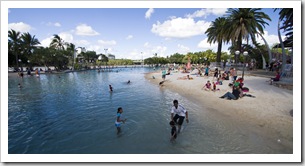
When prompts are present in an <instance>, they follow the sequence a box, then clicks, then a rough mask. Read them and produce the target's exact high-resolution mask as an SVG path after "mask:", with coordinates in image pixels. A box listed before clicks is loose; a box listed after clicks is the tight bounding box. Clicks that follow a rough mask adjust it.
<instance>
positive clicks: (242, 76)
mask: <svg viewBox="0 0 305 166" xmlns="http://www.w3.org/2000/svg"><path fill="white" fill-rule="evenodd" d="M236 52H237V51H236ZM238 52H239V51H238ZM243 55H244V61H243V73H242V75H241V78H242V79H243V80H244V73H245V58H246V57H247V56H248V51H244V52H243Z"/></svg>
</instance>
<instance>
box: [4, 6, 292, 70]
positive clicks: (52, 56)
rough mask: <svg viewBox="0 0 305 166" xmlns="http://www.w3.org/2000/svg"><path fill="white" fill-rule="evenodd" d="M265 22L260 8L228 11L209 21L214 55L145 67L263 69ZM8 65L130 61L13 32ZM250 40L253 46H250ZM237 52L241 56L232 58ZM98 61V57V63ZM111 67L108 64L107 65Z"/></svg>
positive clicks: (177, 57)
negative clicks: (230, 64) (246, 65)
mask: <svg viewBox="0 0 305 166" xmlns="http://www.w3.org/2000/svg"><path fill="white" fill-rule="evenodd" d="M277 10H279V22H278V25H279V26H278V35H279V41H280V42H279V43H280V45H281V48H280V49H281V51H279V50H278V49H276V51H277V52H280V53H281V54H282V55H283V64H285V61H286V54H287V50H286V49H285V48H284V45H283V43H284V42H283V41H282V40H281V37H280V30H283V31H284V32H285V33H286V34H285V35H286V38H287V39H286V41H288V42H289V43H290V45H291V46H292V45H293V43H292V42H293V40H292V39H293V10H292V8H284V9H274V11H277ZM266 21H271V19H270V17H269V16H268V15H266V14H265V13H264V12H261V8H236V9H235V8H230V9H228V11H227V12H226V15H225V16H224V17H218V18H216V19H215V20H214V21H212V23H211V25H210V27H209V28H208V29H207V30H206V32H205V34H206V35H207V37H208V42H209V43H217V44H218V47H217V52H216V53H215V52H213V51H212V50H206V51H201V52H194V53H192V52H189V53H187V54H185V55H184V54H179V53H175V54H173V55H169V56H167V57H158V56H157V54H156V55H155V56H154V57H150V58H146V59H145V60H144V63H145V64H166V63H176V64H183V63H187V60H188V59H189V58H190V59H191V62H192V63H205V62H217V63H220V62H222V61H228V60H229V59H231V60H234V62H236V63H238V62H243V61H244V60H246V61H249V60H252V59H254V60H256V62H258V64H259V66H262V58H261V57H262V56H264V57H265V59H267V61H269V63H270V61H271V53H272V51H275V50H271V48H270V47H269V45H268V43H267V42H266V40H265V39H264V38H263V34H264V28H265V26H266V25H269V24H268V23H267V22H266ZM280 23H282V24H280ZM257 36H261V37H262V38H263V40H264V41H265V44H264V45H260V44H258V43H257V42H256V37H257ZM8 37H9V39H8V64H9V66H14V67H16V68H19V67H20V66H21V65H23V66H25V65H26V66H28V67H30V66H47V67H48V66H54V67H55V68H56V69H57V70H63V69H68V67H69V66H72V67H73V68H75V69H79V68H82V67H83V66H84V65H86V66H88V65H98V66H99V65H129V64H131V63H132V60H125V59H120V60H117V59H116V60H109V59H108V57H107V56H106V55H104V54H96V52H95V51H84V49H83V48H80V49H81V53H80V54H78V55H77V57H76V56H75V55H76V51H77V49H79V48H76V47H75V45H74V44H73V43H67V42H64V41H63V39H62V38H61V37H60V36H59V35H57V34H54V35H53V39H52V41H51V43H50V45H49V47H41V46H39V45H40V42H39V41H38V39H37V38H35V35H34V36H32V35H31V34H30V33H28V32H27V33H22V34H21V33H20V32H16V31H15V30H10V31H8ZM249 39H251V41H252V44H251V45H250V44H249ZM243 41H246V43H243ZM223 43H227V44H229V43H230V44H231V46H230V47H229V52H230V53H229V54H228V53H226V52H223V51H222V44H223ZM236 50H238V51H239V52H240V54H235V51H236ZM244 51H247V52H248V53H249V56H248V57H247V58H246V59H245V57H244V56H241V55H242V53H243V52H244ZM99 57H101V58H100V59H99ZM108 63H110V64H108Z"/></svg>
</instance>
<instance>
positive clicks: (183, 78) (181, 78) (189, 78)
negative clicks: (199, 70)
mask: <svg viewBox="0 0 305 166" xmlns="http://www.w3.org/2000/svg"><path fill="white" fill-rule="evenodd" d="M192 79H193V77H190V75H187V76H183V77H178V78H177V80H192Z"/></svg>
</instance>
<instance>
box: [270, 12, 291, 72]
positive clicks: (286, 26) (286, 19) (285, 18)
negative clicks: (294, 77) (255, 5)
mask: <svg viewBox="0 0 305 166" xmlns="http://www.w3.org/2000/svg"><path fill="white" fill-rule="evenodd" d="M276 10H280V12H279V15H280V16H279V21H278V37H279V41H280V45H281V47H282V57H283V58H282V71H284V68H285V66H286V59H287V58H286V53H285V47H284V44H283V41H282V37H281V32H280V30H281V29H283V30H284V32H287V33H286V34H285V35H286V38H287V39H286V40H287V41H288V44H291V45H292V46H293V8H283V9H275V10H274V11H276ZM280 22H283V25H282V26H280Z"/></svg>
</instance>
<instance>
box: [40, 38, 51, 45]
mask: <svg viewBox="0 0 305 166" xmlns="http://www.w3.org/2000/svg"><path fill="white" fill-rule="evenodd" d="M52 39H53V36H50V37H48V38H45V39H43V40H42V41H41V42H40V45H41V46H43V47H49V46H50V43H51V41H52Z"/></svg>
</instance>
